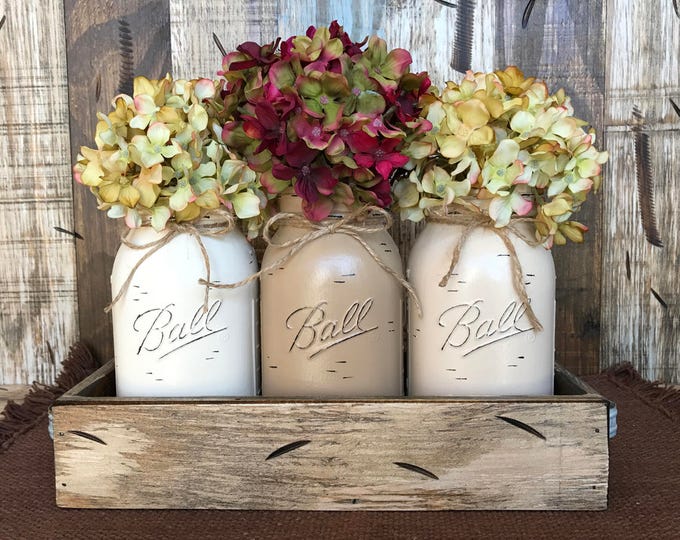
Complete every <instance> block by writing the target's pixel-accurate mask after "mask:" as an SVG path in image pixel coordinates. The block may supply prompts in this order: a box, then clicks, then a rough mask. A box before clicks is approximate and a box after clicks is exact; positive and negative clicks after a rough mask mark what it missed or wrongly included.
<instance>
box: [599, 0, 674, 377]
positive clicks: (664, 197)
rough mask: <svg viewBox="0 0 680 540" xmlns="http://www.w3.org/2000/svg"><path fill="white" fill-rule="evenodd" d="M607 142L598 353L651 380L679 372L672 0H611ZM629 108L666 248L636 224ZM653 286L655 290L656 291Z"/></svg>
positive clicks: (606, 360)
mask: <svg viewBox="0 0 680 540" xmlns="http://www.w3.org/2000/svg"><path fill="white" fill-rule="evenodd" d="M607 9H608V12H609V16H608V17H607V21H608V22H607V25H608V26H607V66H608V68H607V80H606V88H607V92H606V99H605V104H606V107H605V114H606V119H605V124H606V127H605V130H606V132H605V136H606V146H607V148H608V149H609V152H610V155H611V158H610V162H609V164H608V165H607V176H606V181H605V183H604V195H605V196H604V201H605V206H604V213H603V221H602V226H601V228H602V231H603V246H604V249H603V251H602V257H603V258H602V268H603V273H602V357H603V363H604V364H614V363H616V362H618V361H621V360H627V361H630V362H633V364H634V365H635V367H636V368H637V369H638V370H639V371H640V372H641V374H642V375H643V376H644V377H646V378H648V379H652V380H655V379H660V380H663V381H665V382H668V383H675V384H677V383H678V381H679V380H680V349H679V348H678V339H679V336H680V270H679V269H680V233H679V231H680V211H679V210H678V209H679V208H680V184H679V183H678V178H677V171H678V163H680V150H679V149H680V131H679V129H680V117H679V116H678V114H676V113H675V112H674V110H673V107H672V105H671V103H670V100H669V98H671V99H673V100H674V101H675V103H676V104H680V18H678V16H677V15H676V14H675V12H674V10H673V2H671V1H665V0H646V1H644V2H642V1H635V2H631V1H629V0H609V1H608V4H607ZM633 106H637V107H639V109H640V111H641V112H642V114H643V116H644V117H645V122H644V126H643V127H642V129H643V131H644V132H646V133H647V134H648V137H649V146H650V156H651V161H652V163H651V165H652V178H653V183H654V199H655V207H656V220H657V223H658V228H659V232H660V234H661V239H662V241H663V244H664V245H663V247H656V246H653V245H651V244H650V243H649V242H648V241H647V240H646V239H645V234H644V230H643V227H642V220H641V213H640V205H639V197H638V191H637V189H636V171H635V149H634V137H635V135H634V133H633V130H632V129H631V125H633V124H634V122H633V117H632V108H633ZM652 290H653V291H655V292H656V293H657V295H658V298H657V296H655V295H654V293H653V292H652Z"/></svg>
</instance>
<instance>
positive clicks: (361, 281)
mask: <svg viewBox="0 0 680 540" xmlns="http://www.w3.org/2000/svg"><path fill="white" fill-rule="evenodd" d="M300 202H301V201H300V199H299V198H298V197H297V196H292V195H285V196H283V197H282V198H281V203H280V208H281V211H282V212H294V213H296V214H299V215H302V213H301V205H300ZM343 215H345V214H343V213H341V212H340V213H339V212H336V211H334V212H333V214H332V215H331V217H330V218H329V220H330V221H332V220H334V219H336V220H337V219H339V218H341V217H342V216H343ZM373 221H374V220H373V219H369V220H368V222H369V223H371V222H373ZM378 223H380V222H379V221H378ZM309 232H310V230H309V229H307V228H302V227H293V226H289V225H285V224H282V225H281V226H280V227H279V229H278V230H277V232H276V234H275V235H274V237H273V241H274V242H275V243H277V244H280V243H281V242H287V241H295V240H296V239H299V238H300V237H302V236H303V235H305V234H307V233H309ZM361 237H362V238H363V239H364V240H365V241H366V242H367V243H368V245H369V246H370V247H371V248H372V249H373V251H374V252H375V253H376V254H377V255H378V256H379V257H380V258H381V260H382V261H383V262H384V263H386V264H387V265H389V266H390V267H391V268H392V269H393V270H395V271H397V272H398V273H399V274H400V275H401V274H402V266H401V259H400V257H399V252H398V249H397V246H396V245H395V243H394V241H393V240H392V238H391V236H390V235H389V233H388V232H387V231H381V232H374V233H370V234H366V233H361ZM290 249H291V248H290V247H288V248H282V247H274V246H273V245H270V246H269V247H267V250H266V251H265V254H264V259H263V261H262V268H265V267H267V266H269V265H271V264H272V263H274V262H275V261H277V260H279V259H280V258H281V257H283V256H284V255H285V254H286V253H288V251H289V250H290ZM260 279H261V280H260V284H261V285H260V286H261V298H260V308H261V316H260V318H261V323H262V324H261V336H262V394H263V395H265V396H299V397H359V396H361V397H371V396H400V395H403V385H404V382H403V344H402V343H403V342H402V291H401V285H400V283H399V282H398V281H397V280H396V279H395V278H394V277H393V276H391V275H389V274H388V273H387V272H386V271H385V270H384V269H382V268H381V267H380V266H379V265H378V263H376V261H375V260H374V259H373V258H372V257H371V256H370V255H369V253H368V252H367V251H366V250H365V249H364V248H363V247H362V246H361V245H360V244H359V242H358V241H357V240H356V239H354V238H352V237H350V236H348V235H346V234H342V233H340V232H336V233H333V234H329V235H326V236H323V237H321V238H317V239H316V240H313V241H311V242H310V243H309V244H307V245H305V246H304V247H302V248H301V249H300V251H298V252H297V253H295V254H294V255H293V256H292V257H291V258H290V259H289V260H288V261H286V262H285V263H284V264H282V265H281V266H280V267H277V268H276V269H275V270H273V271H271V272H264V273H263V274H262V276H261V278H260Z"/></svg>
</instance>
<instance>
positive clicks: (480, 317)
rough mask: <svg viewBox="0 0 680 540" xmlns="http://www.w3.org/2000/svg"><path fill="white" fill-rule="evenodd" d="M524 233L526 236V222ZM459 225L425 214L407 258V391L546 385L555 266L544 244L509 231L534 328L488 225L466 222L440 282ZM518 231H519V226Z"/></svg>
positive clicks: (504, 391)
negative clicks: (412, 295) (411, 293)
mask: <svg viewBox="0 0 680 540" xmlns="http://www.w3.org/2000/svg"><path fill="white" fill-rule="evenodd" d="M517 226H518V227H526V229H525V230H526V236H527V237H531V230H530V229H529V226H528V225H527V224H518V225H517ZM463 230H464V227H463V226H461V225H454V224H448V223H437V222H429V223H428V224H427V225H426V227H425V228H424V230H423V231H422V233H421V234H420V236H419V237H418V239H417V241H416V243H415V245H414V246H413V250H412V251H411V255H410V258H409V265H408V274H407V275H408V277H409V281H410V282H411V284H412V285H413V287H414V288H415V290H416V293H417V295H418V297H419V298H420V301H421V303H422V307H423V316H422V318H420V317H418V315H417V313H416V312H415V309H414V307H413V306H412V305H411V306H409V372H408V373H409V380H408V388H409V395H413V396H455V395H458V396H476V395H542V394H552V393H553V376H554V375H553V371H554V349H555V267H554V264H553V260H552V255H551V253H550V251H548V250H546V249H545V248H543V247H542V246H534V247H532V246H530V245H528V244H527V243H526V242H524V241H523V240H522V239H520V238H518V237H517V236H516V235H515V234H513V233H511V232H508V236H509V238H510V239H511V241H512V245H513V246H514V247H515V249H516V251H517V255H518V259H519V262H520V264H521V270H522V279H523V282H524V285H525V287H526V291H527V294H528V296H529V299H530V302H531V307H532V308H533V310H534V313H535V314H536V317H537V318H538V320H539V321H540V323H541V325H542V326H543V330H542V331H540V332H536V331H534V330H533V329H532V325H531V323H530V322H529V320H528V319H527V315H526V309H525V307H524V306H523V304H522V303H521V302H520V300H519V299H518V297H517V295H516V293H515V290H514V288H513V284H512V269H511V261H510V254H509V253H508V249H507V248H506V247H505V245H504V243H503V241H502V240H501V239H500V238H499V237H498V235H497V234H496V233H494V232H493V231H491V230H489V229H488V228H483V227H477V228H475V229H473V231H472V232H471V234H470V236H469V237H468V238H467V240H466V241H465V243H464V245H463V248H462V252H461V255H460V259H459V261H458V264H457V265H456V267H455V268H454V269H453V270H452V273H451V274H450V276H449V281H448V284H447V285H446V286H445V287H440V286H439V283H440V281H441V279H442V277H443V276H444V275H445V274H446V273H447V271H448V270H449V267H450V264H451V255H452V253H453V250H454V247H455V245H456V244H457V243H458V242H459V241H460V238H461V234H462V232H463ZM522 232H523V231H522Z"/></svg>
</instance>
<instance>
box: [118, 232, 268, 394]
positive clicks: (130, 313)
mask: <svg viewBox="0 0 680 540" xmlns="http://www.w3.org/2000/svg"><path fill="white" fill-rule="evenodd" d="M166 233H167V231H163V232H161V233H158V232H156V231H155V230H154V229H152V228H151V227H141V228H139V229H133V230H132V231H131V232H130V234H129V236H128V237H127V240H128V242H130V243H132V244H135V245H146V244H149V243H150V242H154V241H156V240H158V239H160V238H161V237H162V236H164V235H165V234H166ZM201 240H202V242H203V244H204V246H205V248H206V250H207V253H208V256H209V260H210V277H211V281H212V282H220V283H235V282H237V281H240V280H242V279H244V278H246V277H248V276H249V275H251V274H253V273H254V272H256V271H257V261H256V257H255V253H254V251H253V249H252V247H251V246H250V244H249V243H248V242H247V240H246V239H245V237H244V236H243V235H242V234H241V233H240V232H239V231H237V230H232V231H230V232H227V233H224V234H220V235H216V236H210V235H203V234H202V235H201ZM150 249H152V248H147V249H142V250H137V249H131V248H129V247H127V246H125V245H124V244H123V245H121V247H120V249H119V250H118V254H117V255H116V259H115V261H114V265H113V272H112V274H111V289H112V293H113V298H115V297H116V295H117V294H118V292H119V291H120V289H121V287H122V286H123V283H124V282H125V280H126V279H127V277H128V276H129V275H130V272H131V271H132V270H133V267H134V266H135V264H136V263H137V262H138V261H139V260H140V259H141V258H142V257H143V256H144V254H145V253H146V252H147V251H149V250H150ZM205 277H206V268H205V262H204V258H203V255H202V253H201V249H200V246H199V244H198V242H197V240H196V238H194V237H193V236H191V235H190V234H187V233H180V234H178V235H177V236H175V237H174V238H173V239H172V240H171V241H170V242H169V243H168V244H166V245H164V246H162V247H161V248H160V249H158V251H156V252H155V253H153V254H152V255H151V256H150V257H149V258H148V259H147V260H145V261H144V262H143V263H142V264H141V265H140V266H139V268H137V270H136V271H135V273H134V276H133V278H132V281H131V283H130V285H129V288H128V289H127V291H126V292H125V294H124V296H122V297H121V298H120V300H119V301H118V302H116V303H115V304H114V305H113V310H112V314H113V334H114V335H113V337H114V351H115V366H116V393H117V395H118V396H162V397H176V396H253V395H255V394H256V393H257V366H258V335H257V316H258V309H257V283H256V282H253V283H250V284H248V285H244V286H242V287H239V288H236V289H210V291H209V295H208V303H207V307H208V310H207V311H204V298H205V287H204V286H202V285H200V284H199V283H198V280H199V279H201V278H205Z"/></svg>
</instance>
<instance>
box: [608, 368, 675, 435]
mask: <svg viewBox="0 0 680 540" xmlns="http://www.w3.org/2000/svg"><path fill="white" fill-rule="evenodd" d="M606 373H607V378H608V379H609V380H610V381H612V382H613V383H614V384H616V385H617V386H618V387H619V388H626V389H628V390H630V391H631V392H633V393H634V394H635V395H636V396H637V397H638V398H639V399H640V401H642V402H643V403H646V404H647V405H649V406H650V407H653V408H654V409H656V410H658V411H659V412H661V413H662V414H663V415H664V416H667V417H668V418H670V419H672V420H674V421H676V422H680V388H678V387H672V386H668V385H666V384H664V383H661V382H658V381H656V382H650V381H647V380H645V379H643V378H642V377H641V376H640V374H639V373H638V372H637V371H636V370H635V368H634V367H633V365H632V364H630V363H625V364H621V365H618V366H613V367H611V368H609V369H608V370H607V372H606Z"/></svg>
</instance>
